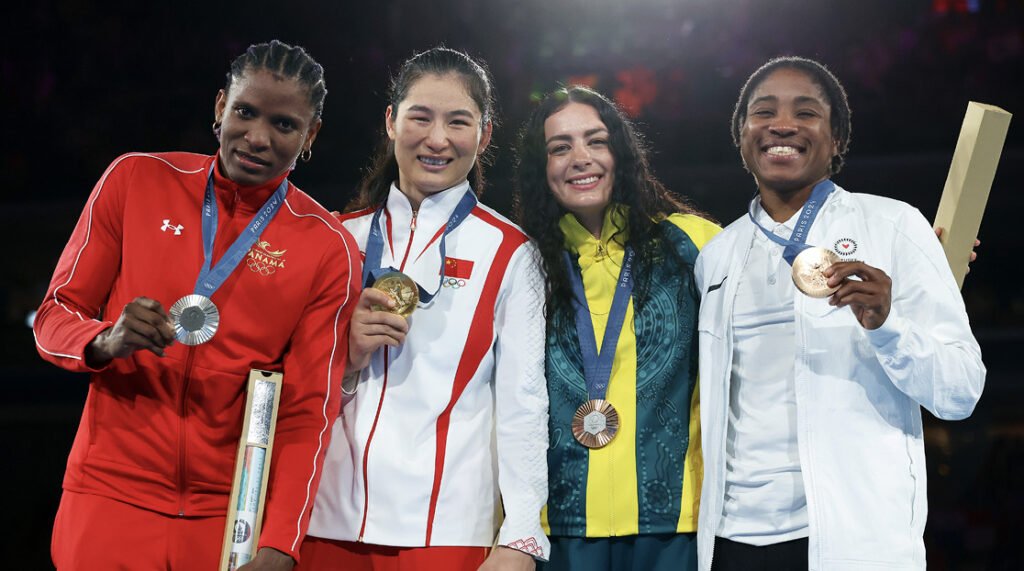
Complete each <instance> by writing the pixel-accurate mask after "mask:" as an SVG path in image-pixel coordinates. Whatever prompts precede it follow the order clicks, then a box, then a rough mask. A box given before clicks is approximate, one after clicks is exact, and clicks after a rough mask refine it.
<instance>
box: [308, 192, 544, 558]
mask: <svg viewBox="0 0 1024 571" xmlns="http://www.w3.org/2000/svg"><path fill="white" fill-rule="evenodd" d="M467 192H472V190H471V189H470V188H469V184H468V183H463V184H461V185H459V186H456V187H454V188H451V189H448V190H445V191H442V192H440V193H438V194H435V195H432V196H428V197H427V198H425V199H424V200H423V202H422V204H421V205H420V208H419V210H418V212H416V213H415V214H414V212H413V210H412V208H411V205H410V204H409V201H408V199H407V198H406V197H405V195H404V194H402V193H401V192H400V191H399V190H398V189H397V188H395V187H394V186H392V188H391V193H390V195H389V197H388V199H387V203H386V209H385V212H384V214H383V215H382V216H381V218H380V222H379V223H380V225H381V230H382V232H383V233H384V237H385V239H384V253H383V257H382V260H381V265H382V266H384V267H387V266H393V267H395V268H397V269H399V270H401V271H402V272H404V273H406V274H408V275H409V276H411V277H412V278H413V279H414V280H416V282H418V283H419V284H420V285H421V286H423V288H424V289H426V290H427V291H428V292H433V291H434V290H435V289H436V288H437V284H438V278H439V272H440V271H441V268H442V260H441V252H440V244H439V242H440V239H441V233H442V230H443V228H444V226H445V224H446V223H447V221H448V218H449V216H450V215H451V213H452V211H454V209H455V206H456V204H458V202H459V200H460V199H461V198H462V196H463V195H464V194H465V193H467ZM372 218H373V210H372V209H370V210H364V211H360V212H355V213H351V214H346V215H342V216H341V219H342V221H343V223H344V225H345V227H346V228H347V229H348V230H350V231H351V232H352V234H353V235H354V236H355V237H356V241H357V242H358V243H359V244H360V246H361V247H362V249H363V250H365V245H366V241H367V236H368V234H369V228H370V224H371V221H372ZM446 258H447V260H446V261H445V263H444V276H445V277H444V286H443V287H442V288H441V290H440V293H438V294H437V296H436V298H435V299H434V300H433V301H432V302H431V303H430V304H428V305H426V306H424V305H423V304H422V303H421V306H420V307H419V308H417V309H416V311H415V312H414V313H413V314H412V315H411V316H410V317H409V333H408V335H407V336H406V338H405V342H404V343H403V344H402V345H401V346H400V347H398V348H382V349H380V350H378V351H377V352H376V353H375V354H374V355H373V357H372V359H371V362H370V365H369V366H368V367H367V368H366V369H364V370H363V371H362V372H361V376H360V378H359V382H358V385H357V390H356V394H355V397H354V398H353V399H352V400H351V401H349V402H348V403H346V404H345V406H344V409H343V412H342V417H341V418H339V419H338V422H337V423H335V425H334V439H333V442H332V443H331V447H330V450H328V452H327V459H326V460H325V462H324V478H323V480H322V481H321V486H320V491H319V493H318V494H317V498H316V505H315V507H314V509H313V516H312V519H311V521H310V528H309V534H310V535H313V536H316V537H323V538H328V539H335V540H343V541H362V542H366V543H370V544H376V545H388V546H412V547H416V546H435V545H451V546H488V547H489V546H491V545H494V544H495V541H497V544H499V545H505V546H508V547H512V548H515V549H519V550H521V551H524V552H527V553H530V554H532V555H534V556H535V557H539V558H543V559H546V558H547V556H548V553H549V544H548V541H547V538H546V537H545V536H544V532H543V530H542V529H541V525H540V510H541V507H542V506H543V505H544V503H545V501H546V499H547V464H546V452H547V441H548V440H547V413H548V399H547V392H546V387H545V383H544V334H545V330H544V324H545V321H544V312H543V310H544V280H543V277H542V275H541V270H540V268H539V265H538V261H537V260H538V258H537V253H536V248H535V246H534V245H533V244H532V243H530V242H529V241H528V239H527V237H526V235H525V234H523V232H522V231H521V230H520V229H519V228H518V227H516V226H515V225H513V224H512V223H510V222H508V221H507V220H506V219H505V218H503V217H501V216H500V215H498V214H496V213H495V212H494V211H492V210H491V209H489V208H487V207H485V206H482V205H477V206H476V207H475V208H474V209H473V211H472V213H471V214H470V215H469V216H468V217H466V219H465V221H464V222H463V223H462V224H461V225H460V226H459V227H458V228H457V229H455V230H454V231H453V232H451V233H450V234H449V235H448V237H447V240H446ZM502 508H504V510H503V509H502ZM502 513H504V520H502Z"/></svg>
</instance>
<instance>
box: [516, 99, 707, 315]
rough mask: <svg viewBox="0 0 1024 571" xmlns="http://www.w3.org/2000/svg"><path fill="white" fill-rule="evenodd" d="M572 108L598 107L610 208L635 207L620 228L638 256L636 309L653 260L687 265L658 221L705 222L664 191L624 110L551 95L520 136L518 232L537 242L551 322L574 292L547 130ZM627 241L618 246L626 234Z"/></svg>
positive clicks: (604, 101) (619, 233)
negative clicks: (609, 171)
mask: <svg viewBox="0 0 1024 571" xmlns="http://www.w3.org/2000/svg"><path fill="white" fill-rule="evenodd" d="M570 102H575V103H582V104H584V105H589V106H590V107H593V108H594V109H595V110H596V111H597V114H598V116H599V117H600V118H601V121H602V122H603V123H604V125H605V127H607V129H608V135H609V141H608V142H609V147H610V149H611V153H612V157H613V158H614V159H615V179H614V181H615V186H614V188H613V189H612V197H611V202H612V203H618V204H622V205H625V206H628V207H629V213H628V216H627V221H626V223H627V225H628V226H627V227H624V228H616V229H615V236H616V239H617V240H619V241H620V243H623V245H624V246H625V245H627V244H628V245H630V246H632V247H633V249H634V251H635V252H636V261H635V262H634V264H635V265H636V271H635V272H634V275H635V276H636V281H635V286H634V305H637V306H640V305H642V303H643V299H644V298H645V293H646V291H647V285H648V284H647V283H646V281H647V280H648V278H649V276H650V275H651V272H650V271H649V270H650V267H651V264H652V262H653V261H654V260H655V258H663V256H666V255H667V256H668V257H669V258H670V259H673V260H676V261H678V262H680V263H683V261H682V260H679V259H678V256H677V255H676V254H675V252H674V250H672V249H671V248H670V247H669V246H668V243H667V241H666V240H664V239H663V238H664V235H663V231H662V227H660V226H659V225H658V223H657V222H658V221H659V220H661V219H663V218H664V217H665V216H668V215H669V214H674V213H685V214H700V213H699V212H697V211H696V210H695V209H694V208H693V207H691V206H690V205H689V204H687V203H686V202H685V201H683V200H682V199H680V198H679V197H677V196H675V195H674V194H672V193H671V192H669V190H668V189H667V188H665V185H663V184H662V183H661V182H660V181H659V180H658V179H657V178H655V176H654V173H653V172H651V167H650V164H649V161H648V159H647V147H646V145H645V143H644V141H643V138H642V137H641V135H640V134H639V133H638V132H637V131H636V129H635V128H634V127H633V124H632V123H631V122H630V121H629V120H628V119H627V118H626V117H625V116H624V115H623V114H622V112H621V111H619V109H618V107H616V105H615V104H614V103H612V102H611V101H610V100H609V99H608V98H607V97H605V96H604V95H601V94H600V93H598V92H596V91H594V90H592V89H589V88H586V87H580V86H573V87H567V88H563V89H559V90H557V91H555V92H553V93H551V94H549V95H548V96H547V97H546V98H545V99H544V100H543V101H542V102H541V103H540V105H539V106H538V107H537V108H536V109H534V111H533V113H532V114H531V115H530V118H529V119H528V120H527V121H526V124H525V125H524V126H523V128H522V131H521V132H520V134H519V145H518V165H517V166H518V168H517V172H516V184H515V215H516V219H517V221H518V222H519V224H521V225H522V227H523V229H524V230H525V231H526V233H527V234H529V235H530V236H531V237H532V238H534V239H535V240H536V241H537V245H538V247H539V249H540V253H541V257H542V259H543V264H544V270H545V272H546V273H547V286H548V291H547V299H548V315H549V316H551V315H554V312H556V311H560V310H561V309H563V308H565V309H568V308H570V307H571V304H570V301H571V300H572V289H571V286H570V285H569V276H568V274H567V273H566V270H565V267H564V266H563V262H562V250H563V248H564V242H565V236H564V234H563V233H562V230H561V229H560V228H559V226H558V221H559V220H560V219H561V218H562V216H563V215H565V213H566V212H568V211H567V210H566V209H565V208H563V207H562V206H561V205H560V204H558V202H557V201H556V200H555V197H554V195H553V194H552V192H551V189H550V187H549V186H548V181H547V161H548V157H547V146H546V144H545V139H544V122H545V121H546V120H547V118H548V117H550V116H551V115H554V114H555V113H557V112H558V111H560V110H561V109H563V108H564V107H565V106H566V105H568V104H569V103H570ZM627 228H628V230H629V232H628V238H627V239H625V240H624V241H623V240H621V238H619V237H620V236H622V234H623V233H624V232H625V231H626V230H627Z"/></svg>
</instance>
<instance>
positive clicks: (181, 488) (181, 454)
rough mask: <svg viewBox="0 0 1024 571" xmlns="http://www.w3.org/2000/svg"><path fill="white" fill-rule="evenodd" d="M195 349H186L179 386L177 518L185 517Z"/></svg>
mask: <svg viewBox="0 0 1024 571" xmlns="http://www.w3.org/2000/svg"><path fill="white" fill-rule="evenodd" d="M195 355H196V348H195V347H189V348H188V356H186V357H185V378H184V379H183V382H182V386H181V400H180V401H179V403H178V516H179V517H184V516H185V472H186V465H185V440H186V432H185V428H186V427H185V425H186V424H187V422H186V420H185V418H186V415H187V414H188V387H189V384H191V382H192V362H193V360H194V359H195Z"/></svg>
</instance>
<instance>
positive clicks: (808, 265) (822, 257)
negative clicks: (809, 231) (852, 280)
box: [793, 248, 841, 298]
mask: <svg viewBox="0 0 1024 571" xmlns="http://www.w3.org/2000/svg"><path fill="white" fill-rule="evenodd" d="M839 261H841V260H840V259H839V256H838V255H836V253H835V252H833V251H832V250H826V249H825V248H807V249H806V250H804V251H803V252H800V254H799V255H797V257H796V259H795V260H793V284H795V285H796V289H798V290H800V291H801V292H803V293H804V295H808V296H810V297H818V298H821V297H828V296H830V295H832V294H833V293H835V292H836V290H838V289H839V286H836V287H828V278H826V277H825V276H824V275H823V274H822V272H823V271H825V269H826V268H828V267H829V266H831V265H832V264H835V263H837V262H839Z"/></svg>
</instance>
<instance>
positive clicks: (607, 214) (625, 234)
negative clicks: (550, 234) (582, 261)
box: [558, 203, 629, 255]
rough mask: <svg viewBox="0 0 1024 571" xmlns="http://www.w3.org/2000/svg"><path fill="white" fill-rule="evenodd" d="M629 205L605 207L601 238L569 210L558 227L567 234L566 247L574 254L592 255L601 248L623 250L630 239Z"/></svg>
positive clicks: (615, 204)
mask: <svg viewBox="0 0 1024 571" xmlns="http://www.w3.org/2000/svg"><path fill="white" fill-rule="evenodd" d="M628 215H629V207H628V206H625V205H623V204H618V203H613V204H610V205H609V206H608V208H605V210H604V220H603V221H602V222H601V238H600V239H598V238H595V237H594V235H593V234H591V233H590V231H589V230H587V229H586V228H584V227H583V224H580V221H579V220H578V219H577V218H576V216H575V215H574V214H573V213H571V212H567V213H566V214H565V215H563V216H562V218H561V219H560V220H559V221H558V228H559V229H560V230H561V231H562V234H563V235H564V236H565V242H564V244H565V248H566V249H567V250H569V251H570V252H572V253H574V254H579V255H585V254H586V255H590V254H594V253H597V251H598V249H599V248H603V249H604V250H605V251H609V252H613V251H614V252H623V251H624V250H625V246H624V245H625V243H626V240H627V239H629V218H628Z"/></svg>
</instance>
